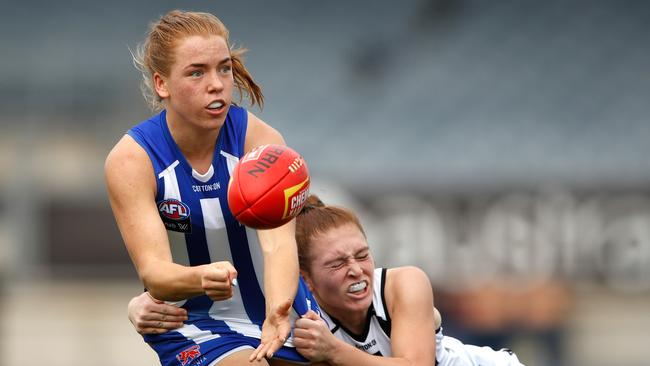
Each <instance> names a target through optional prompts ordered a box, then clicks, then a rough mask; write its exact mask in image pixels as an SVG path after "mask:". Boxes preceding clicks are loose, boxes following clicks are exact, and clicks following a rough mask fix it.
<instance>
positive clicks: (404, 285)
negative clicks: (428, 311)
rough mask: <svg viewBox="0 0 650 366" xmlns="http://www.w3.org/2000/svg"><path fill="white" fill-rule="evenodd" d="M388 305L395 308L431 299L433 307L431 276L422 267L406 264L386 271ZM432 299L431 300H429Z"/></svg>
mask: <svg viewBox="0 0 650 366" xmlns="http://www.w3.org/2000/svg"><path fill="white" fill-rule="evenodd" d="M385 295H386V305H388V308H389V309H394V307H395V306H400V304H409V303H421V302H423V301H424V302H429V301H431V304H432V307H433V290H432V288H431V281H430V280H429V276H428V275H427V274H426V273H425V272H424V271H423V270H422V269H420V268H418V267H415V266H405V267H396V268H390V269H388V271H387V272H386V288H385ZM429 299H430V300H429Z"/></svg>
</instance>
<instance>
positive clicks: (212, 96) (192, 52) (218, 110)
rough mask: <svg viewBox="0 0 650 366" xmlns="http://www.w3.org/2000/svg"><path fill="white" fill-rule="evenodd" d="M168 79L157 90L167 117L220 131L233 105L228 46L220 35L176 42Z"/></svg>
mask: <svg viewBox="0 0 650 366" xmlns="http://www.w3.org/2000/svg"><path fill="white" fill-rule="evenodd" d="M173 58H174V63H173V64H172V67H171V70H170V75H169V76H168V77H167V78H162V77H159V78H158V79H156V78H155V77H154V80H155V82H156V90H157V91H158V93H159V95H160V96H161V97H162V98H163V99H165V101H166V108H167V113H168V116H170V117H171V118H176V119H177V120H178V122H179V123H182V124H187V123H190V124H193V125H195V126H197V127H200V128H208V129H213V128H219V127H221V125H222V124H223V122H224V121H225V119H226V114H227V113H228V108H229V107H230V103H231V102H232V92H233V85H234V81H233V73H232V61H231V58H230V51H229V49H228V45H227V44H226V41H225V39H224V38H223V37H220V36H214V35H213V36H190V37H186V38H183V39H181V40H179V41H178V44H177V46H176V48H175V50H174V55H173Z"/></svg>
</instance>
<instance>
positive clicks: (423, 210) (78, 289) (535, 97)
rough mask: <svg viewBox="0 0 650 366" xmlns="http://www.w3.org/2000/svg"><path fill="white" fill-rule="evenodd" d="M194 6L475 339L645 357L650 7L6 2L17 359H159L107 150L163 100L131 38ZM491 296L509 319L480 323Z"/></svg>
mask: <svg viewBox="0 0 650 366" xmlns="http://www.w3.org/2000/svg"><path fill="white" fill-rule="evenodd" d="M176 7H185V8H186V9H191V10H202V11H209V12H213V13H215V14H216V15H218V16H219V17H220V18H221V19H222V20H223V21H224V22H225V23H226V25H227V26H228V27H229V28H230V30H231V34H232V38H233V40H234V41H235V42H236V43H237V44H241V45H243V46H245V47H247V48H249V49H250V52H249V54H248V58H247V64H248V66H249V68H250V70H251V71H252V73H253V75H254V76H255V78H256V79H257V80H258V81H259V83H260V84H261V85H262V87H263V88H264V91H265V94H266V97H267V104H266V106H265V108H264V109H263V110H261V111H259V110H256V111H255V112H256V113H257V114H258V115H260V116H261V117H262V118H263V119H264V120H266V121H268V122H269V123H271V124H272V125H273V126H275V127H276V128H278V129H279V130H280V131H281V132H282V133H283V134H284V136H285V138H286V139H287V142H288V143H289V144H290V145H291V146H293V147H294V148H295V149H297V150H298V151H300V152H301V153H302V154H303V155H304V156H305V157H306V159H307V161H308V162H309V165H310V170H311V172H312V174H313V181H314V190H313V191H314V192H315V193H318V194H319V195H321V196H323V198H325V199H326V200H330V202H334V203H340V204H344V205H348V206H351V207H355V208H356V209H357V210H358V211H359V212H361V213H362V219H363V221H364V224H365V225H366V226H367V232H368V234H369V239H370V242H371V246H372V247H373V248H374V251H375V256H376V261H377V263H378V265H385V266H395V265H402V264H414V265H418V266H420V267H422V268H423V269H425V270H426V271H427V273H429V275H430V276H431V279H432V281H433V283H434V287H435V290H436V301H437V302H439V304H440V306H442V307H443V308H445V310H446V314H449V316H448V317H446V318H445V321H447V320H449V328H450V329H451V330H452V331H454V332H457V333H456V334H457V335H459V337H460V338H463V336H464V337H466V338H463V339H476V340H477V341H484V342H489V341H491V340H495V339H497V338H498V337H499V336H503V338H502V339H498V340H496V341H495V342H496V343H495V344H496V345H502V346H509V347H510V348H513V349H515V351H517V352H518V354H520V359H521V360H522V361H523V362H524V363H525V364H527V365H529V366H541V365H561V364H564V365H576V366H577V365H590V366H600V365H603V366H604V365H610V364H616V365H622V366H641V365H647V363H648V360H650V350H648V348H647V347H646V346H645V344H646V343H647V334H646V333H645V332H646V331H647V329H648V328H649V327H650V313H649V312H648V311H647V309H648V306H650V189H649V187H650V185H649V184H650V159H649V158H648V156H650V143H649V141H650V123H648V122H647V120H648V116H650V103H648V100H650V47H648V45H649V44H650V43H649V42H648V41H650V5H649V4H647V3H646V2H642V1H632V0H622V1H606V0H593V1H587V0H571V1H560V0H551V1H543V2H542V1H533V0H519V1H516V0H499V1H491V2H487V1H479V0H428V1H424V0H421V1H411V2H395V1H387V0H375V1H368V0H362V1H350V2H343V1H329V2H300V1H290V0H280V1H268V2H264V1H247V2H211V3H203V2H197V3H192V4H191V5H188V4H186V3H175V2H172V1H162V2H161V1H150V0H147V1H139V2H136V3H133V2H126V1H113V2H105V3H92V2H82V1H78V0H73V1H66V2H49V1H39V0H32V1H24V2H11V3H10V4H5V5H3V12H1V13H0V39H1V40H2V42H1V44H2V48H3V50H2V57H1V58H0V60H1V61H0V65H2V67H0V110H2V117H0V126H1V127H2V130H1V131H2V132H1V133H0V276H2V278H3V279H4V280H3V281H1V282H0V283H2V289H3V290H2V291H3V293H4V296H3V297H1V298H0V322H1V323H2V326H0V347H1V348H0V352H2V354H3V357H2V358H0V359H2V360H3V361H0V364H3V362H4V363H5V364H8V365H13V364H18V363H19V362H20V363H28V364H31V363H45V362H47V363H48V364H50V365H64V364H65V365H76V364H79V365H81V364H87V363H89V362H90V363H92V364H94V365H114V364H151V363H154V362H155V358H154V355H153V352H151V351H150V350H149V349H148V348H147V346H145V345H144V344H143V343H142V341H141V340H140V338H139V337H138V336H137V335H136V334H135V333H134V331H133V330H132V329H130V326H129V323H128V320H127V319H126V316H125V314H124V313H125V311H124V309H125V307H126V303H127V301H128V299H129V298H130V296H132V295H135V294H137V293H138V291H140V290H141V287H140V285H139V284H138V282H137V276H136V274H135V271H134V270H133V269H132V265H131V263H130V261H129V258H128V255H127V253H126V250H125V249H124V246H123V245H122V242H121V239H120V237H119V233H118V232H117V229H116V225H115V223H114V220H113V217H112V215H111V212H110V208H109V206H108V202H107V199H106V194H105V189H104V183H103V159H104V158H105V156H106V154H107V153H108V151H109V149H110V148H111V147H112V146H113V145H114V143H115V142H116V141H117V140H118V139H119V138H120V137H121V135H122V134H123V133H124V132H125V131H126V130H127V129H128V128H129V127H130V126H131V125H133V124H135V123H136V122H138V121H140V120H143V119H145V118H147V116H148V115H149V113H150V112H149V111H148V110H147V109H146V106H145V103H144V101H143V100H142V98H141V96H140V93H139V80H140V75H139V74H138V73H137V71H136V70H135V68H134V67H133V66H132V64H131V59H130V54H129V48H134V47H135V46H136V44H137V43H138V42H139V41H140V40H141V39H142V38H143V37H144V34H145V31H146V25H147V23H148V22H149V21H151V20H153V19H154V18H155V17H157V16H158V15H161V14H163V13H164V12H166V11H167V10H170V9H173V8H176ZM481 289H490V291H487V292H489V293H490V294H492V295H494V294H499V296H497V298H496V299H495V298H489V299H490V301H491V302H490V301H488V300H486V297H485V296H486V295H485V294H484V292H485V291H482V290H481ZM479 293H480V294H479ZM438 294H440V295H439V296H438ZM536 295H537V297H536ZM488 296H489V295H488ZM536 298H540V299H541V300H540V301H533V300H531V299H536ZM479 299H480V301H479ZM513 299H514V300H513ZM478 302H481V303H482V304H487V303H493V304H494V307H491V308H490V307H487V306H486V307H485V309H487V310H486V311H487V314H488V318H491V319H492V320H494V319H496V318H497V316H496V315H495V312H494V311H495V310H494V309H502V310H503V309H506V310H507V312H508V314H505V315H504V314H501V313H500V314H501V315H499V316H502V317H503V318H504V319H503V321H502V322H497V321H496V320H494V322H492V323H489V322H487V321H486V319H485V318H486V317H484V318H480V319H479V317H478V316H477V317H476V319H474V320H473V321H474V323H473V324H468V323H467V322H464V321H463V319H464V318H463V317H467V316H468V315H467V314H468V313H471V314H479V313H480V312H481V311H482V309H483V308H482V309H478V308H476V307H470V308H468V309H465V308H463V309H460V307H462V304H466V303H478ZM510 302H514V303H515V304H525V305H522V306H519V307H517V306H509V305H511V304H510ZM485 309H483V310H485ZM540 309H541V310H540ZM463 311H465V312H463ZM515 313H521V314H519V315H518V317H514V316H513V314H515ZM535 314H538V315H539V314H547V316H546V317H544V316H541V315H540V316H539V317H536V316H535ZM506 318H507V319H506ZM488 323H489V324H488ZM479 324H481V325H480V326H479ZM35 328H40V329H42V331H40V330H39V331H38V332H36V334H35V331H34V329H35ZM447 333H450V334H452V335H456V334H454V333H451V332H449V331H448V332H447ZM483 336H484V337H483ZM506 336H508V337H509V338H507V337H506ZM502 343H505V344H502ZM35 345H36V346H38V347H39V348H41V347H42V348H44V349H45V350H46V351H44V352H42V353H35V352H33V351H32V350H33V349H34V347H35ZM517 347H519V349H517Z"/></svg>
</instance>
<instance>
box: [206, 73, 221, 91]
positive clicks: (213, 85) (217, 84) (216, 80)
mask: <svg viewBox="0 0 650 366" xmlns="http://www.w3.org/2000/svg"><path fill="white" fill-rule="evenodd" d="M221 89H223V81H222V80H221V78H220V77H219V73H218V72H215V71H213V72H211V73H210V77H209V78H208V91H209V92H212V91H220V90H221Z"/></svg>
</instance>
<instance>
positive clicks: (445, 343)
mask: <svg viewBox="0 0 650 366" xmlns="http://www.w3.org/2000/svg"><path fill="white" fill-rule="evenodd" d="M386 273H387V270H386V268H376V269H375V272H374V284H375V286H374V288H373V297H372V304H371V305H370V308H369V309H368V317H367V318H366V326H365V329H364V331H363V333H362V334H354V333H352V332H351V331H349V330H348V329H346V328H345V326H343V325H342V324H341V323H340V322H339V321H338V320H337V319H334V318H332V317H331V316H329V315H328V314H327V313H326V312H324V311H323V312H322V313H321V316H322V317H323V319H325V321H326V322H327V323H328V325H329V328H330V331H331V332H332V333H333V334H334V336H336V338H338V339H340V340H342V341H343V342H345V343H348V344H351V345H353V346H355V347H357V348H358V349H360V350H362V351H364V352H366V353H370V354H372V355H375V356H383V357H391V356H392V355H393V353H392V351H391V341H390V331H391V319H390V315H389V314H388V308H387V306H386V298H385V296H384V287H385V285H386ZM436 365H439V366H519V365H522V364H521V363H519V360H518V359H517V356H516V355H515V354H514V353H512V351H510V350H507V349H502V350H500V351H495V350H493V349H491V348H489V347H477V346H471V345H466V344H463V343H462V342H460V341H459V340H457V339H455V338H452V337H448V336H445V335H443V334H442V328H438V329H436Z"/></svg>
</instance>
